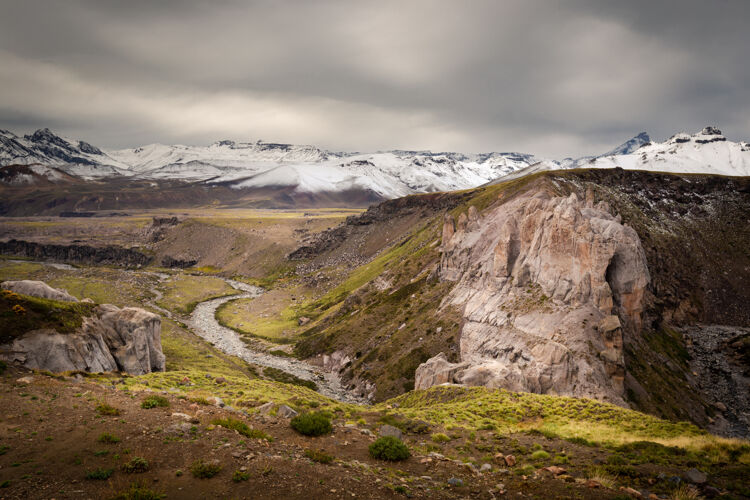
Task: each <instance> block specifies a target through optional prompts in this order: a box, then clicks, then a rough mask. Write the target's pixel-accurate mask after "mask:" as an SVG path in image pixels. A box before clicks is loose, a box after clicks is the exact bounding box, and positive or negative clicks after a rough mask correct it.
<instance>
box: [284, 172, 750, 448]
mask: <svg viewBox="0 0 750 500" xmlns="http://www.w3.org/2000/svg"><path fill="white" fill-rule="evenodd" d="M535 192H547V193H552V194H553V195H556V196H562V197H568V196H569V195H570V194H571V193H577V196H578V197H579V199H581V200H585V199H587V197H593V199H594V200H595V201H596V202H599V201H602V202H606V203H607V205H608V206H609V207H611V208H610V210H611V212H612V213H614V214H616V215H617V217H618V218H621V220H622V223H623V224H627V225H628V226H629V227H631V228H633V229H634V230H635V232H636V233H637V235H638V237H639V239H640V242H641V243H640V244H641V245H642V247H643V252H644V256H645V259H646V261H645V264H646V266H647V269H648V273H649V275H650V280H649V282H648V285H647V287H646V288H645V295H644V298H643V306H642V307H643V309H642V313H641V316H642V320H641V327H640V328H639V329H634V328H629V327H627V326H626V327H625V328H623V333H622V342H623V347H622V352H621V354H620V355H621V356H622V363H623V367H624V370H625V373H624V380H623V386H621V387H622V389H621V391H622V392H621V393H620V394H621V397H622V398H624V399H625V400H626V401H627V404H629V405H632V406H634V407H636V408H642V409H644V410H646V411H649V412H652V413H654V414H656V415H661V416H665V417H667V418H679V419H691V420H693V421H694V422H697V423H699V424H701V425H710V426H712V428H715V429H717V430H723V432H728V433H730V434H731V433H735V432H739V433H740V434H743V435H746V433H747V429H748V427H747V421H746V417H743V415H744V414H745V413H744V412H745V411H746V410H744V408H745V406H744V405H746V404H747V402H746V401H743V400H742V397H741V396H740V397H739V399H738V400H736V406H734V409H731V407H732V406H733V404H732V403H731V402H730V401H727V398H731V394H732V393H734V394H743V391H742V390H741V389H740V387H742V384H743V383H744V382H742V380H743V377H745V376H746V375H742V373H743V370H746V369H747V368H746V367H745V368H742V367H743V364H742V363H743V362H742V361H739V360H741V359H743V358H742V351H741V349H742V347H741V346H742V342H741V339H742V338H745V336H746V335H747V333H745V332H746V330H744V329H743V328H747V327H748V326H750V324H749V323H750V318H748V317H747V314H746V312H745V309H746V308H745V307H744V304H745V303H746V302H747V300H748V298H750V297H748V296H747V294H748V290H750V286H748V280H749V279H750V276H748V271H747V270H748V269H750V262H748V254H747V252H745V251H744V250H743V249H745V248H748V247H749V246H750V234H749V233H748V232H747V231H746V225H745V224H743V223H742V221H743V220H745V219H746V218H747V217H748V214H749V213H750V195H749V185H748V181H747V179H741V178H734V179H732V178H722V177H712V176H679V175H668V174H654V173H645V172H638V171H632V172H631V171H623V170H583V171H578V170H572V171H566V172H555V173H544V174H537V175H534V176H528V177H524V178H521V179H518V180H515V181H511V182H506V183H501V184H497V185H494V186H490V187H487V188H482V189H479V190H475V191H470V192H467V193H465V194H464V195H463V196H464V198H463V199H461V200H460V201H459V200H456V201H455V202H454V203H453V204H449V205H447V206H444V207H441V208H440V209H438V210H434V211H433V212H432V215H431V216H428V217H426V218H425V219H424V220H423V222H421V223H420V224H415V225H414V226H413V227H414V229H408V230H404V231H403V232H401V233H399V234H400V235H399V234H397V235H393V234H391V241H395V242H397V244H395V245H392V246H390V247H388V248H387V249H386V250H385V251H383V252H382V253H381V254H379V255H378V257H377V258H375V259H374V260H371V261H370V262H368V263H367V264H365V265H363V266H362V267H359V268H357V269H356V270H354V271H353V272H352V273H351V274H350V275H349V278H348V279H347V280H346V281H344V282H343V283H342V284H340V285H339V286H338V287H337V288H335V289H333V290H332V291H330V292H328V293H327V294H326V295H325V296H324V297H322V298H320V299H317V300H315V301H311V302H310V303H307V304H305V305H304V306H302V307H298V308H297V309H296V314H297V315H298V316H305V317H309V318H312V319H313V321H312V322H311V323H310V326H309V327H307V328H305V329H303V331H301V332H300V333H299V337H300V339H301V340H300V342H299V343H298V344H297V346H296V352H297V353H298V354H299V355H301V356H303V357H310V356H316V355H323V354H326V355H328V356H329V359H330V360H335V361H329V363H333V366H334V367H335V368H336V369H341V370H342V373H343V374H344V377H345V378H346V379H350V380H351V381H352V383H353V384H354V385H356V386H358V387H361V388H362V389H363V390H364V391H365V392H369V391H370V390H373V389H374V392H373V395H374V397H375V398H376V400H380V399H385V398H387V397H391V396H394V395H397V394H399V393H401V392H403V391H405V390H409V389H411V388H412V387H413V384H414V373H415V370H416V369H417V367H418V366H419V365H420V364H421V363H424V362H425V361H427V360H428V359H429V358H431V357H433V356H436V355H438V354H439V353H441V352H442V353H444V354H445V356H446V359H447V361H448V362H458V361H459V360H460V357H461V354H460V353H461V348H462V346H461V345H460V344H461V342H460V340H461V337H460V334H459V332H460V331H461V330H462V328H463V327H464V325H465V318H464V319H463V320H462V319H461V314H462V312H461V311H462V309H463V307H462V306H461V303H460V302H458V305H457V306H453V305H451V303H450V302H448V301H447V299H446V297H448V296H449V295H450V294H451V291H452V290H453V288H454V286H455V281H451V280H446V279H438V277H439V274H438V273H439V272H440V269H442V266H444V265H445V264H444V263H443V264H441V252H442V251H444V250H443V249H442V248H441V233H442V232H443V214H444V212H445V210H446V209H447V210H448V211H449V213H450V214H452V216H453V218H454V219H455V220H458V219H460V218H461V217H464V220H466V219H465V217H466V214H467V212H468V209H469V207H470V206H474V207H475V208H476V209H478V213H479V215H480V217H481V216H483V215H484V214H487V213H489V212H490V211H492V210H502V207H503V206H504V205H505V204H508V203H511V202H512V201H513V200H514V199H519V198H521V197H523V196H528V195H529V194H533V193H535ZM420 198H421V197H419V196H417V197H414V198H412V199H413V200H414V204H415V205H416V204H419V200H420ZM393 203H394V202H386V203H385V204H383V205H381V206H380V209H379V210H380V211H387V210H388V209H387V207H388V206H391V205H392V204H393ZM427 206H429V204H428V205H427ZM371 211H372V209H371ZM366 214H367V213H365V214H364V215H363V216H360V217H361V218H365V216H366ZM461 214H463V215H461ZM460 216H461V217H460ZM395 220H397V219H395ZM388 223H389V224H392V223H393V221H392V220H391V219H389V222H388ZM384 224H385V223H384V222H383V221H377V220H375V221H368V220H367V219H364V220H363V221H362V223H361V224H358V223H357V221H356V220H352V221H348V223H347V225H348V227H351V228H353V229H352V230H349V231H348V232H347V234H349V235H350V236H349V238H351V235H352V234H360V233H361V235H360V236H358V237H357V238H359V241H361V240H362V239H365V240H366V239H367V238H372V237H373V235H375V234H379V233H380V232H382V231H383V230H384V229H385V226H384ZM354 229H356V231H355V230H354ZM341 231H342V229H336V230H334V231H333V232H330V233H328V234H329V235H330V236H325V237H321V238H320V240H321V241H323V242H330V241H335V240H336V238H335V234H336V233H337V232H341ZM443 234H444V233H443ZM469 234H471V233H469ZM305 248H306V250H304V251H301V252H298V253H296V254H294V256H295V257H297V256H303V257H305V258H306V259H308V262H309V263H308V264H305V266H308V265H311V264H312V265H313V266H316V265H317V266H319V267H322V268H324V267H325V266H326V265H327V263H328V262H329V260H328V259H330V258H334V257H335V256H336V255H339V253H341V250H337V249H336V248H337V247H336V246H335V245H331V244H330V243H329V244H328V245H318V246H317V247H315V246H312V247H311V246H308V247H305ZM685 249H689V251H685ZM357 253H358V251H357V249H356V248H350V249H349V259H350V261H356V258H355V257H354V256H353V255H352V254H355V255H356V254H357ZM360 255H363V254H361V253H360ZM363 256H364V255H363ZM304 268H305V269H307V267H304ZM607 279H609V277H607ZM528 293H529V295H528V298H527V299H523V300H524V301H526V303H527V305H528V306H529V307H531V309H532V310H533V309H535V308H536V307H541V308H542V309H544V308H546V307H547V305H546V304H545V303H544V301H546V300H548V299H545V298H544V297H545V295H544V294H545V293H546V294H548V295H549V296H552V295H551V294H550V292H549V291H546V290H542V291H540V292H538V293H537V292H534V291H533V290H530V291H529V292H528ZM529 301H531V302H529ZM537 301H539V302H537ZM454 303H455V302H454ZM524 307H527V306H524ZM621 317H622V316H621ZM623 324H626V321H625V320H623ZM700 325H726V326H727V327H729V328H728V330H727V331H726V333H725V334H724V335H727V337H726V338H725V339H724V340H722V341H721V342H722V345H724V346H726V348H722V349H721V350H720V351H717V352H716V353H715V355H716V356H717V357H716V358H715V359H716V360H717V361H716V362H718V359H719V357H721V356H724V357H723V358H721V359H725V360H727V361H726V362H728V363H729V365H728V366H736V367H737V368H736V369H733V370H734V372H732V373H735V375H730V374H729V372H728V374H727V375H726V376H727V377H728V378H727V382H728V383H729V387H732V386H733V385H732V384H740V385H739V386H737V385H734V387H737V388H736V389H735V390H734V391H732V390H729V391H728V392H723V393H717V392H715V391H713V390H712V389H711V388H708V389H707V388H706V387H703V388H701V387H699V386H700V385H701V383H700V380H701V378H702V377H701V376H700V375H696V373H699V372H701V370H702V369H705V368H700V367H699V366H698V363H699V361H698V360H697V358H693V357H692V355H691V354H689V353H690V352H693V351H692V350H693V349H694V346H695V345H697V344H696V343H695V342H696V341H693V340H690V338H689V337H688V336H687V333H686V332H687V330H686V328H688V327H690V328H696V327H699V326H700ZM738 339H739V340H738ZM730 344H731V346H730ZM735 345H736V347H732V346H735ZM525 355H530V354H525ZM531 356H532V357H533V355H531ZM321 359H323V358H321ZM323 361H324V360H323ZM323 361H321V362H323ZM723 362H725V361H722V363H723ZM336 363H338V364H336ZM737 363H739V364H737ZM730 372H731V370H730ZM735 376H736V377H739V378H733V377H735ZM373 383H374V386H373V385H371V384H373ZM737 391H739V392H737ZM725 405H726V406H725ZM727 406H729V407H730V409H729V410H726V407H727ZM717 407H719V408H721V407H723V408H725V410H724V412H723V414H722V411H721V410H717ZM743 422H744V423H743Z"/></svg>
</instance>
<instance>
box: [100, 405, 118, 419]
mask: <svg viewBox="0 0 750 500" xmlns="http://www.w3.org/2000/svg"><path fill="white" fill-rule="evenodd" d="M96 412H97V413H98V414H99V415H107V416H117V415H119V414H120V409H119V408H115V407H114V406H111V405H108V404H107V403H101V404H99V405H97V407H96Z"/></svg>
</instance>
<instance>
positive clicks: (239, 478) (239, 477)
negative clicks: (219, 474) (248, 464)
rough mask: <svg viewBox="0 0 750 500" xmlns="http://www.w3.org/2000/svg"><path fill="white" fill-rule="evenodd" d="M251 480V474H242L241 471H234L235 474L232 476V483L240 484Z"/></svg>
mask: <svg viewBox="0 0 750 500" xmlns="http://www.w3.org/2000/svg"><path fill="white" fill-rule="evenodd" d="M248 479H250V474H248V473H247V472H242V471H241V470H236V471H234V474H232V481H234V482H235V483H239V482H240V481H247V480H248Z"/></svg>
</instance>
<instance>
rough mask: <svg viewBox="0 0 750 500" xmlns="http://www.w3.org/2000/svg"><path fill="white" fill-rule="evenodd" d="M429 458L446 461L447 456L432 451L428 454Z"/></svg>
mask: <svg viewBox="0 0 750 500" xmlns="http://www.w3.org/2000/svg"><path fill="white" fill-rule="evenodd" d="M427 456H428V457H430V458H434V459H435V460H445V455H441V454H440V453H437V452H435V451H431V452H429V453H428V454H427Z"/></svg>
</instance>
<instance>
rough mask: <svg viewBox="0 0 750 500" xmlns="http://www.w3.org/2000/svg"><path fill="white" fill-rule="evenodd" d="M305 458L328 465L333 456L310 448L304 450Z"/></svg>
mask: <svg viewBox="0 0 750 500" xmlns="http://www.w3.org/2000/svg"><path fill="white" fill-rule="evenodd" d="M305 456H306V457H307V458H309V459H310V460H312V461H313V462H318V463H321V464H330V463H331V462H333V455H329V454H328V453H326V452H325V451H323V450H314V449H312V448H311V449H308V450H305Z"/></svg>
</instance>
